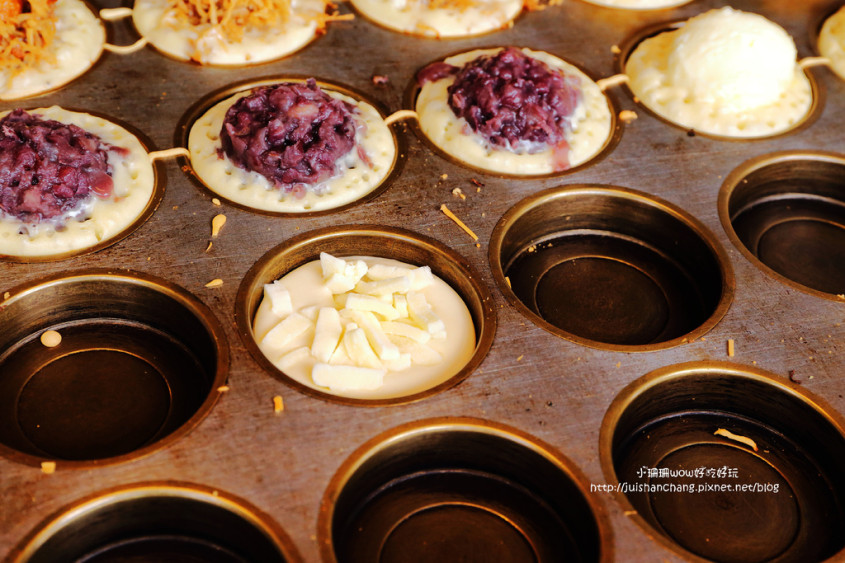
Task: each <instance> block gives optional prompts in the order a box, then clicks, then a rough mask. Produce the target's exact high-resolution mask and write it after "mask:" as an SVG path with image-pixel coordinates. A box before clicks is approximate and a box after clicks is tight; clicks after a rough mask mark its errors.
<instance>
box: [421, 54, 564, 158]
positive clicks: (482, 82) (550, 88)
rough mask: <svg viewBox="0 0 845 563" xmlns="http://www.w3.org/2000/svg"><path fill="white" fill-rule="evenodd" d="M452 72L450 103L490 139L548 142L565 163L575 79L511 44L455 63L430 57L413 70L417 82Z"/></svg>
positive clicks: (506, 144)
mask: <svg viewBox="0 0 845 563" xmlns="http://www.w3.org/2000/svg"><path fill="white" fill-rule="evenodd" d="M451 75H454V76H455V81H454V82H453V83H452V85H451V86H449V88H448V94H449V100H448V101H449V107H450V108H452V112H453V113H454V114H455V115H456V116H457V117H463V118H464V119H465V120H466V122H467V124H468V125H469V127H470V128H471V129H472V131H474V132H475V133H477V134H479V135H481V137H483V138H484V139H485V140H486V141H487V142H489V143H490V144H492V145H494V146H496V147H499V148H503V149H506V150H510V151H513V152H528V153H536V152H541V151H543V150H545V149H546V148H547V147H552V148H553V150H555V152H556V153H562V154H558V156H562V157H564V162H562V163H559V164H558V165H556V168H558V169H560V168H567V167H568V151H569V145H568V143H567V142H566V137H567V134H568V133H569V131H570V129H571V123H570V121H571V116H572V113H573V112H574V111H575V108H576V106H577V105H578V102H579V100H580V97H581V90H580V88H579V83H580V80H579V79H578V77H577V76H569V75H566V74H564V73H562V72H560V71H558V70H554V69H552V68H550V67H549V66H548V65H547V64H546V63H544V62H542V61H539V60H537V59H534V58H531V57H529V56H527V55H526V54H525V53H523V52H522V51H521V50H519V49H517V48H515V47H506V48H504V49H502V50H501V51H499V52H498V53H496V54H495V55H482V56H480V57H478V58H477V59H475V60H473V61H471V62H469V63H467V64H465V65H464V66H463V67H456V66H453V65H450V64H448V63H444V62H437V63H432V64H430V65H428V66H427V67H425V68H424V69H422V70H421V71H420V73H419V74H418V75H417V81H418V83H419V84H420V85H422V84H425V83H426V82H428V81H437V80H440V79H442V78H446V77H447V76H451Z"/></svg>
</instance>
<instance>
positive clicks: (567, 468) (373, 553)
mask: <svg viewBox="0 0 845 563" xmlns="http://www.w3.org/2000/svg"><path fill="white" fill-rule="evenodd" d="M587 488H588V485H587V484H586V482H585V479H584V477H583V476H582V475H581V473H580V471H579V470H578V469H577V468H576V467H574V466H573V465H572V463H571V462H570V461H569V460H568V459H566V458H565V457H563V456H562V455H561V454H560V453H558V452H556V451H554V450H553V449H552V448H551V447H549V446H548V445H547V444H544V443H542V442H540V441H539V440H536V439H535V438H533V437H531V436H529V435H527V434H524V433H522V432H520V431H519V430H516V429H513V428H509V427H506V426H503V425H500V424H496V423H493V422H488V421H484V420H477V419H468V418H439V419H431V420H422V421H417V422H412V423H408V424H406V425H404V426H400V427H398V428H395V429H393V430H390V431H388V432H386V433H384V434H382V435H380V436H378V437H376V438H374V439H372V440H370V441H369V442H368V443H366V444H364V445H363V446H361V447H360V448H359V449H358V450H357V451H356V452H354V453H353V454H352V455H351V456H350V457H349V458H348V459H347V460H346V461H345V462H344V463H343V465H341V467H340V468H339V469H338V471H337V472H336V473H335V475H334V477H333V478H332V480H331V482H330V484H329V487H328V489H327V490H326V492H325V494H324V496H323V502H322V505H321V509H320V517H319V523H318V526H319V529H318V538H319V540H320V546H321V550H322V556H323V561H325V562H326V563H350V562H364V561H380V562H382V563H393V562H397V563H398V562H402V563H415V562H423V561H498V562H502V563H505V562H508V563H516V562H520V563H521V562H529V561H530V562H534V563H552V562H558V561H582V562H588V561H593V562H595V561H611V560H612V551H613V542H612V536H611V531H610V529H609V527H608V525H607V521H606V518H605V515H604V512H603V509H602V507H601V506H600V505H599V504H598V503H597V501H596V499H594V498H593V497H591V496H590V495H589V494H588V493H587V492H586V491H587Z"/></svg>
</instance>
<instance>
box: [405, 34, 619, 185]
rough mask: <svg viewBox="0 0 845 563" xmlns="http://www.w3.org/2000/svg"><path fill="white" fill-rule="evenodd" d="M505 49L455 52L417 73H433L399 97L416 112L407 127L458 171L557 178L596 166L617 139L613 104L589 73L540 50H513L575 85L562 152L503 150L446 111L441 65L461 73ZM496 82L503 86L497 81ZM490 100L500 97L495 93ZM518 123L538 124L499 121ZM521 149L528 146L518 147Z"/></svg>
mask: <svg viewBox="0 0 845 563" xmlns="http://www.w3.org/2000/svg"><path fill="white" fill-rule="evenodd" d="M505 48H507V49H516V47H493V48H484V49H474V50H472V51H465V52H460V53H455V54H453V55H450V56H448V57H444V58H443V59H441V60H437V61H433V62H432V63H429V65H426V67H423V68H421V69H420V70H419V71H418V74H420V73H423V71H424V69H425V68H427V67H428V66H431V67H433V68H435V69H436V70H435V72H434V73H433V74H434V79H432V80H427V81H426V82H425V83H424V84H422V85H420V84H419V81H418V79H416V78H415V80H413V81H412V82H411V84H409V86H408V88H407V89H406V92H405V107H408V108H414V110H415V111H416V113H417V118H416V119H414V120H413V121H411V122H410V126H411V128H412V129H413V130H414V132H415V133H416V134H417V136H418V137H419V138H420V139H421V140H422V141H423V142H424V143H426V144H427V145H428V146H429V148H431V149H432V150H433V151H435V152H436V153H438V154H440V155H441V156H443V157H444V158H446V159H448V160H450V161H452V162H455V163H456V164H458V165H460V166H463V167H465V168H470V169H472V170H475V171H477V172H481V173H484V174H494V175H497V176H501V177H509V178H552V177H558V176H561V175H564V174H568V173H570V172H572V171H575V170H580V169H582V168H584V167H586V166H589V165H591V164H594V163H597V162H599V161H600V160H601V159H602V158H604V157H605V156H607V155H608V154H610V152H611V150H613V148H614V147H615V146H616V144H617V143H618V142H619V139H620V138H621V136H622V124H621V123H620V122H619V121H618V120H617V118H616V116H617V113H618V112H617V110H616V109H615V107H616V104H615V102H614V99H613V98H612V97H611V95H610V94H609V93H608V92H605V91H602V90H601V89H600V88H599V86H598V84H596V83H595V81H594V80H593V79H592V78H591V77H590V76H589V73H587V72H586V71H584V70H583V69H581V68H579V67H578V66H576V65H575V64H573V63H571V62H569V61H565V60H563V59H560V58H558V57H556V56H554V55H552V54H550V53H546V52H544V51H536V50H531V49H527V48H519V50H520V51H521V52H522V53H523V54H525V55H527V56H528V57H529V58H531V59H535V60H539V61H540V62H542V63H544V64H545V65H547V66H548V67H550V68H551V69H552V70H554V71H557V72H560V73H562V74H563V75H564V76H566V77H569V78H570V79H572V78H574V79H575V82H577V83H578V84H579V87H578V91H579V96H580V102H579V105H578V107H577V108H576V109H575V110H573V113H572V120H573V121H574V122H575V124H574V126H573V129H574V130H573V131H569V132H568V133H567V134H566V138H565V143H563V144H564V145H568V148H567V151H568V152H562V151H555V150H554V149H552V148H550V147H548V146H543V145H542V144H540V143H535V144H534V146H533V147H532V148H531V149H525V150H523V149H524V146H520V149H519V150H516V151H510V150H506V149H503V148H500V147H497V146H495V145H493V144H491V143H489V142H488V141H486V140H485V139H483V138H482V137H481V136H480V135H478V134H476V133H474V132H472V129H471V127H470V125H469V124H468V123H467V120H466V119H465V118H463V117H457V116H456V115H455V113H454V111H453V110H452V108H451V107H450V106H449V95H448V92H447V89H448V87H449V86H450V85H451V84H452V83H453V82H454V76H453V75H451V74H449V73H446V74H445V75H444V76H440V74H442V72H441V71H442V66H443V65H451V66H453V67H458V68H462V67H464V66H465V65H467V64H469V63H470V62H472V61H474V60H476V59H478V58H480V57H490V56H492V55H496V54H498V53H499V52H500V51H501V50H502V49H505ZM499 81H500V82H502V83H503V80H501V79H500V80H499ZM523 82H526V83H527V82H529V81H528V80H524V81H523ZM542 89H543V87H538V90H542ZM496 95H505V94H504V93H503V92H500V91H499V90H496ZM565 104H566V103H565V102H559V105H565ZM506 106H508V103H504V104H502V107H503V108H504V107H506ZM479 111H482V110H479ZM484 111H486V110H484ZM503 111H505V110H504V109H503ZM487 113H489V112H487ZM488 119H489V118H488ZM520 120H522V121H526V122H533V123H535V124H536V123H538V122H539V121H541V118H537V117H536V116H527V115H519V116H517V117H514V118H513V119H510V120H508V119H504V118H503V119H502V120H501V121H502V123H503V125H502V127H505V126H512V125H513V123H511V122H515V121H520ZM539 128H540V127H539V126H537V127H536V129H539ZM468 132H469V133H468ZM534 133H536V131H534ZM538 134H539V133H538ZM522 144H523V145H526V144H530V143H527V142H523V143H522Z"/></svg>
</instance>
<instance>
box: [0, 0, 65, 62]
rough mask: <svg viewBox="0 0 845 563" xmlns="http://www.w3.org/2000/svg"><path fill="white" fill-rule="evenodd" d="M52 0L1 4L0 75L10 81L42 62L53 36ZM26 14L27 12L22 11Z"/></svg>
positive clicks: (47, 57)
mask: <svg viewBox="0 0 845 563" xmlns="http://www.w3.org/2000/svg"><path fill="white" fill-rule="evenodd" d="M53 4H54V0H26V2H25V3H24V2H23V0H0V71H8V72H9V75H10V77H14V76H15V75H17V74H18V73H19V72H21V71H23V70H24V69H26V68H28V67H30V66H32V65H33V64H34V63H37V62H38V61H41V60H51V59H53V55H52V54H51V53H50V51H49V50H48V47H49V46H50V43H52V41H53V37H54V36H55V34H56V18H55V17H54V16H53ZM24 10H26V11H24Z"/></svg>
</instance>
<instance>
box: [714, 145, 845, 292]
mask: <svg viewBox="0 0 845 563" xmlns="http://www.w3.org/2000/svg"><path fill="white" fill-rule="evenodd" d="M719 216H720V218H721V221H722V225H723V226H724V228H725V230H726V231H727V233H728V236H729V237H730V239H731V241H732V242H733V243H734V244H735V245H736V246H737V248H739V250H740V251H742V253H743V254H744V255H745V256H746V258H748V259H749V260H751V262H752V263H754V264H755V265H757V266H758V267H760V268H761V269H762V270H763V271H764V272H766V273H767V274H769V275H770V276H772V277H774V278H775V279H778V280H780V281H782V282H784V283H787V284H788V285H790V286H792V287H795V288H797V289H800V290H803V291H806V292H808V293H812V294H814V295H818V296H820V297H825V298H828V299H839V298H838V297H837V295H839V294H843V293H845V157H843V156H842V155H839V154H834V153H827V152H809V151H789V152H781V153H774V154H770V155H763V156H760V157H757V158H754V159H752V160H749V161H747V162H745V163H743V164H742V165H741V166H740V167H739V168H737V169H736V170H734V171H733V172H732V173H731V174H730V175H729V176H728V177H727V179H726V180H725V183H724V184H723V185H722V189H721V191H720V192H719Z"/></svg>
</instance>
